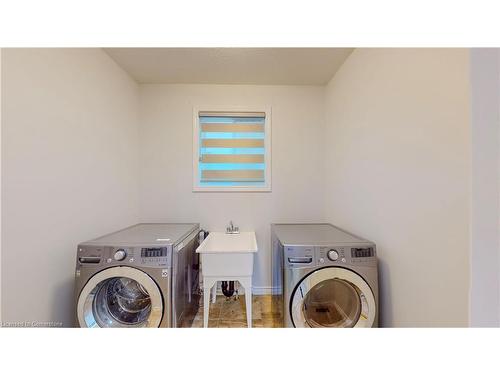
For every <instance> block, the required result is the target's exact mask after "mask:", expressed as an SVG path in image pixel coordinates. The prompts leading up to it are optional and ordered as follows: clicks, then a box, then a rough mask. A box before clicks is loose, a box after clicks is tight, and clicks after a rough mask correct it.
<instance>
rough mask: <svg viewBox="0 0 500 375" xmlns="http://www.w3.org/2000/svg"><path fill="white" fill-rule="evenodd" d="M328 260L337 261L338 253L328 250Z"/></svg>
mask: <svg viewBox="0 0 500 375" xmlns="http://www.w3.org/2000/svg"><path fill="white" fill-rule="evenodd" d="M328 259H330V260H331V261H336V260H337V259H339V253H337V251H336V250H334V249H331V250H329V251H328Z"/></svg>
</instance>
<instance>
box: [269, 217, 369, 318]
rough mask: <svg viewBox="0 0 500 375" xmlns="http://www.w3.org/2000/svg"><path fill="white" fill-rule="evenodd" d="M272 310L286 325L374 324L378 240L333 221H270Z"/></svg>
mask: <svg viewBox="0 0 500 375" xmlns="http://www.w3.org/2000/svg"><path fill="white" fill-rule="evenodd" d="M272 246H273V258H272V259H273V264H272V269H273V293H274V294H275V296H273V312H274V313H275V314H277V316H279V317H280V318H281V321H282V324H283V326H284V327H296V328H301V327H304V328H344V327H346V328H347V327H376V326H377V325H378V271H377V258H376V246H375V244H374V243H373V242H370V241H367V240H365V239H362V238H360V237H357V236H354V235H352V234H350V233H348V232H346V231H343V230H341V229H339V228H337V227H335V226H333V225H331V224H273V225H272Z"/></svg>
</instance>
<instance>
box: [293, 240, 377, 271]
mask: <svg viewBox="0 0 500 375" xmlns="http://www.w3.org/2000/svg"><path fill="white" fill-rule="evenodd" d="M284 262H285V266H286V267H287V268H310V267H317V266H332V265H338V266H342V265H348V264H357V265H366V266H370V265H375V264H376V262H377V260H376V258H375V246H374V245H360V246H358V245H355V246H353V245H350V246H320V247H318V246H309V247H308V246H289V247H288V246H287V247H285V256H284Z"/></svg>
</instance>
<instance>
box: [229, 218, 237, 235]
mask: <svg viewBox="0 0 500 375" xmlns="http://www.w3.org/2000/svg"><path fill="white" fill-rule="evenodd" d="M238 233H240V228H238V227H235V226H234V225H233V221H232V220H231V221H230V222H229V226H228V227H226V234H238Z"/></svg>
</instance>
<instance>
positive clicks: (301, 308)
mask: <svg viewBox="0 0 500 375" xmlns="http://www.w3.org/2000/svg"><path fill="white" fill-rule="evenodd" d="M290 310H291V311H290V313H291V317H292V322H293V324H294V326H295V327H307V328H348V327H371V326H372V325H373V322H374V321H375V312H376V306H375V299H374V296H373V293H372V291H371V289H370V287H369V286H368V284H367V283H366V282H365V281H364V280H363V279H362V278H361V277H360V276H359V275H357V274H356V273H354V272H352V271H349V270H346V269H344V268H338V267H327V268H323V269H320V270H317V271H314V272H312V273H311V274H309V275H307V276H306V277H305V278H304V279H303V280H302V281H301V282H300V284H299V285H298V286H297V288H296V289H295V291H294V293H293V295H292V301H291V305H290Z"/></svg>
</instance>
